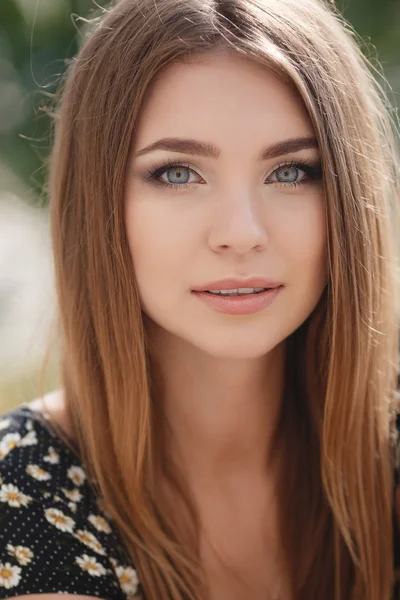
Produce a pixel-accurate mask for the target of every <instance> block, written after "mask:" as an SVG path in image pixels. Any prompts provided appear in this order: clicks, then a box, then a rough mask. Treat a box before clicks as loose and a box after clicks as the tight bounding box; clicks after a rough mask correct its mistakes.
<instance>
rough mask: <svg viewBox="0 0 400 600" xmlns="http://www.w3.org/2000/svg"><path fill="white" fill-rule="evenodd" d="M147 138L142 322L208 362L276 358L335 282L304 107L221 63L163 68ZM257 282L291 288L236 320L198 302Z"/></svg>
mask: <svg viewBox="0 0 400 600" xmlns="http://www.w3.org/2000/svg"><path fill="white" fill-rule="evenodd" d="M137 125H138V126H137V129H136V134H135V140H134V145H133V150H132V155H131V157H130V162H129V170H128V175H127V185H126V197H125V218H126V228H127V235H128V240H129V246H130V251H131V255H132V260H133V265H134V269H135V273H136V278H137V282H138V286H139V292H140V298H141V303H142V309H143V312H144V313H145V314H146V315H147V316H148V317H149V318H150V319H151V321H152V322H153V324H154V326H155V328H156V330H159V328H161V330H162V332H163V333H164V334H167V335H172V336H177V337H178V338H180V339H182V340H184V341H185V342H188V343H189V344H191V345H193V346H195V347H196V348H198V349H201V350H202V351H204V352H206V353H208V354H210V355H213V356H218V357H220V358H228V357H232V358H255V357H260V356H262V355H264V354H266V353H267V352H269V351H270V350H271V349H273V348H274V347H276V346H277V345H278V344H279V343H280V342H282V341H283V340H284V339H285V338H287V336H289V335H290V334H291V333H292V332H293V331H295V330H296V329H297V328H298V327H299V326H300V325H301V324H302V323H303V322H304V321H305V319H306V318H307V317H308V316H309V315H310V313H311V312H312V310H313V309H314V307H315V306H316V304H317V302H318V300H319V298H320V296H321V293H322V291H323V288H324V286H325V284H326V277H327V269H326V266H327V263H326V231H325V198H324V195H323V191H322V184H321V172H320V161H319V153H318V149H317V147H316V144H315V142H313V141H312V139H311V140H310V138H314V131H313V128H312V126H311V124H310V121H309V119H308V116H307V114H306V112H305V109H304V108H303V105H302V103H301V101H300V100H299V98H298V97H297V96H296V95H295V93H294V92H293V90H292V89H291V88H290V87H288V85H287V84H285V83H283V82H282V81H281V80H279V79H278V78H277V76H276V75H275V74H273V73H272V72H270V71H267V70H266V69H265V68H262V67H261V66H259V65H257V64H256V63H252V62H250V61H247V60H246V59H243V58H241V57H232V56H228V55H222V54H221V55H219V54H215V55H210V56H209V57H208V58H202V59H201V60H199V59H198V60H196V61H194V60H192V61H191V62H188V61H186V62H185V63H183V62H182V63H175V64H174V65H171V66H169V67H168V68H166V69H165V70H164V71H163V72H162V73H161V75H160V76H159V77H158V78H157V80H155V81H154V83H153V85H152V88H151V90H150V91H149V93H148V95H147V98H146V101H145V103H144V105H143V108H142V111H141V115H140V118H139V121H138V124H137ZM297 138H306V141H305V142H304V144H303V143H302V142H301V141H300V142H299V143H298V145H297V146H294V147H293V148H292V149H290V148H288V147H286V148H284V147H282V148H280V149H279V148H277V146H276V145H277V144H281V143H282V142H285V141H287V140H293V139H297ZM161 140H164V142H162V141H161ZM183 140H186V141H185V142H183ZM187 140H191V141H190V143H188V142H187ZM200 145H201V148H200ZM303 145H304V147H302V146H303ZM274 147H275V148H274ZM138 153H140V156H137V154H138ZM304 161H305V163H306V164H301V163H304ZM299 163H300V164H299ZM168 165H170V166H168ZM250 277H261V278H265V279H267V280H270V281H271V280H272V281H274V282H276V283H277V284H281V286H282V287H281V288H280V290H279V293H278V294H277V295H276V297H275V298H274V300H273V301H272V302H270V303H268V302H267V301H264V300H262V301H260V299H259V298H257V299H256V300H251V299H249V298H250V297H248V301H249V305H252V302H256V303H258V304H257V306H256V305H254V306H253V307H252V308H251V307H250V309H248V310H247V312H245V313H243V310H241V309H240V307H239V308H237V307H238V305H239V303H240V302H242V301H243V300H242V297H241V298H239V302H238V299H237V298H236V300H232V301H230V306H233V308H232V310H233V311H234V312H235V313H238V312H239V313H240V314H232V310H231V311H230V312H229V309H228V308H226V307H227V303H226V301H225V300H224V299H220V298H219V297H218V299H216V300H215V295H211V294H210V293H208V294H207V293H206V295H205V296H202V295H200V294H197V293H195V292H193V289H194V288H202V289H210V286H209V283H210V282H214V281H217V280H220V279H225V278H239V279H244V280H246V279H248V278H250ZM245 284H246V281H244V282H243V286H237V287H269V286H268V285H267V284H266V285H265V286H263V285H262V282H261V283H260V284H259V285H250V286H246V285H245ZM218 289H224V287H223V285H222V284H221V285H219V288H218ZM210 296H211V299H210ZM269 296H271V293H269ZM252 298H253V299H254V298H255V295H253V296H252ZM214 302H215V304H214ZM246 302H247V301H246ZM235 303H236V304H235ZM235 306H236V309H235ZM224 307H225V308H224ZM227 311H228V312H227Z"/></svg>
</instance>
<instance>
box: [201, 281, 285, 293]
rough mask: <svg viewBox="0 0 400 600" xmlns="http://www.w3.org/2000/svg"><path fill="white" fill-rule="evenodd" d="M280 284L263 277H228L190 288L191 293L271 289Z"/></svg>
mask: <svg viewBox="0 0 400 600" xmlns="http://www.w3.org/2000/svg"><path fill="white" fill-rule="evenodd" d="M281 285H282V284H281V283H279V282H277V281H274V280H272V279H267V278H265V277H249V278H247V279H237V278H233V277H228V278H226V279H219V280H218V281H210V282H208V283H204V284H202V285H199V286H195V287H193V288H192V292H207V291H209V290H235V289H239V288H265V289H272V288H277V287H280V286H281Z"/></svg>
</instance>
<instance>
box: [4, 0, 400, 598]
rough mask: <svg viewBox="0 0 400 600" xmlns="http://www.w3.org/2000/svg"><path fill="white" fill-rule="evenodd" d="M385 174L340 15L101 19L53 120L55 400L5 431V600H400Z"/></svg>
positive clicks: (173, 14) (377, 113)
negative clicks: (69, 598)
mask: <svg viewBox="0 0 400 600" xmlns="http://www.w3.org/2000/svg"><path fill="white" fill-rule="evenodd" d="M398 161H399V156H398V154H397V151H396V128H395V126H394V125H393V123H392V120H391V117H390V109H388V103H387V102H386V100H385V97H384V94H383V93H382V90H381V88H380V87H379V85H378V83H377V82H376V80H375V79H374V75H373V73H371V70H370V69H369V65H368V63H367V61H366V60H365V59H364V58H363V56H362V53H361V51H360V50H359V49H358V48H357V45H356V41H355V40H354V34H353V33H352V32H351V30H350V28H349V27H348V26H346V24H345V23H344V21H342V19H341V18H340V17H339V15H338V14H337V13H336V12H335V10H334V9H333V8H332V7H329V8H328V7H327V6H325V5H324V4H323V3H322V2H319V1H317V0H302V1H301V3H299V1H298V0H184V1H183V0H157V1H156V2H154V0H122V1H121V2H118V3H117V4H116V6H115V7H113V8H112V9H111V10H109V11H106V12H105V14H104V16H103V18H101V19H100V20H99V21H98V22H97V27H96V29H95V30H94V31H93V32H91V33H90V35H89V36H88V39H87V40H86V41H85V43H84V45H83V47H82V49H81V51H80V52H79V54H78V56H77V57H76V59H75V60H74V61H73V62H72V64H71V65H70V68H69V72H68V75H67V77H66V80H65V84H64V86H63V90H62V94H61V99H60V106H59V109H58V112H57V116H56V132H55V143H54V149H53V154H52V161H51V172H50V215H51V226H52V239H53V248H54V260H55V274H56V285H57V293H58V303H59V314H60V339H61V341H62V387H61V389H60V390H58V391H56V392H54V394H51V395H49V396H47V397H45V398H42V399H38V400H36V401H35V402H33V403H30V404H26V405H24V406H21V407H18V408H16V409H14V410H13V411H11V412H9V413H8V414H7V415H4V417H3V421H2V441H1V446H0V449H1V451H0V473H1V477H2V484H1V488H0V501H1V502H0V508H1V512H0V523H1V527H0V539H1V544H0V548H1V549H0V553H1V554H0V560H1V566H0V598H6V597H12V596H14V597H15V596H17V597H19V596H23V595H27V594H28V595H31V594H56V593H63V594H67V595H68V594H71V595H73V596H74V598H76V595H77V594H78V595H81V596H92V597H99V598H104V599H106V598H107V599H110V600H111V599H123V598H142V599H144V598H146V599H148V600H164V599H167V598H171V599H174V600H184V599H186V600H227V599H229V600H249V599H251V600H267V599H268V600H322V599H323V600H378V599H379V600H389V599H393V598H396V597H397V596H398V593H399V591H398V589H397V588H396V583H395V567H396V565H397V561H398V560H399V549H398V543H399V537H398V529H397V527H398V526H397V521H396V511H395V505H396V493H397V488H396V484H397V479H396V477H397V462H396V460H397V459H396V440H397V437H396V423H395V414H396V404H395V400H396V383H397V365H398V323H399V319H398V300H399V295H398V287H397V281H398V278H397V256H398V252H397V251H398V247H397V242H398V235H399V231H400V230H399V228H398V221H397V217H396V211H395V209H396V205H397V203H398V200H399V197H398V193H399V183H398V179H397V175H396V174H397V170H398ZM53 597H55V596H53Z"/></svg>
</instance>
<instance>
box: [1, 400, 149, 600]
mask: <svg viewBox="0 0 400 600" xmlns="http://www.w3.org/2000/svg"><path fill="white" fill-rule="evenodd" d="M119 550H122V545H121V542H120V540H119V539H118V535H117V532H116V531H115V529H114V527H113V524H112V522H111V521H110V520H109V519H108V518H106V516H105V515H104V513H103V512H102V510H101V503H100V501H99V500H98V499H97V497H96V495H95V493H94V488H93V487H92V486H91V483H90V482H89V481H88V478H87V475H86V472H85V469H84V468H83V466H82V464H81V463H80V462H79V459H78V458H77V457H76V456H75V455H74V454H73V453H72V452H71V451H70V450H69V449H68V447H67V446H65V445H64V444H63V442H62V440H61V439H60V438H58V437H57V436H56V435H55V434H54V432H52V431H51V430H49V429H47V427H46V425H45V423H44V422H42V421H41V418H40V415H39V414H38V413H35V411H33V410H32V409H31V408H30V407H29V406H28V405H24V406H22V407H19V408H16V409H14V410H12V411H10V412H8V413H7V414H6V415H3V416H2V417H0V599H1V598H11V597H16V596H22V595H27V594H29V595H32V594H52V593H54V594H55V593H57V594H59V593H63V594H74V595H75V597H76V595H77V594H78V595H79V594H81V595H85V596H93V597H98V598H104V597H106V598H109V599H113V600H114V599H115V600H124V599H125V598H126V596H127V594H128V593H129V595H131V596H134V594H136V593H137V592H138V588H139V585H138V581H137V576H136V571H135V570H134V568H133V566H132V565H129V563H127V560H126V557H127V555H126V554H123V553H121V552H120V551H119Z"/></svg>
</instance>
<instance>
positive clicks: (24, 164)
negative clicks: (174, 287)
mask: <svg viewBox="0 0 400 600" xmlns="http://www.w3.org/2000/svg"><path fill="white" fill-rule="evenodd" d="M100 4H101V5H102V6H106V5H107V3H105V2H104V1H103V2H100ZM337 6H338V8H339V10H340V11H341V12H342V13H343V14H344V16H345V17H346V18H347V19H348V21H349V22H350V23H351V24H352V25H353V27H354V28H355V30H356V32H357V33H358V34H359V35H360V36H361V38H362V47H363V50H364V52H365V53H366V54H367V55H368V56H369V57H370V59H371V60H372V62H373V63H374V64H376V61H377V60H379V63H380V64H381V66H382V70H383V73H384V75H385V77H386V79H387V81H388V82H389V85H390V87H391V88H392V91H391V92H389V98H390V100H391V102H392V104H393V105H394V106H400V0H379V1H378V0H338V1H337ZM299 10H301V0H299ZM97 14H99V5H98V4H96V3H95V2H93V0H1V1H0V412H5V411H6V410H7V409H8V408H11V407H12V406H14V405H16V404H20V403H21V402H24V401H29V400H31V399H33V398H35V397H37V395H38V394H39V391H40V384H41V381H43V385H44V388H45V389H46V390H48V389H52V388H53V387H56V386H57V379H58V371H57V356H58V348H57V333H56V328H55V321H54V319H55V315H56V312H55V300H54V290H53V281H52V263H51V251H50V241H49V230H48V215H47V210H46V193H45V186H44V184H45V181H46V159H47V157H48V154H49V149H50V144H51V119H50V117H49V116H48V114H47V109H48V108H49V107H50V105H51V98H52V95H53V94H54V92H55V90H56V88H57V85H58V83H59V81H60V77H61V76H62V74H63V72H64V71H65V67H66V63H67V61H68V59H70V58H71V57H72V56H73V55H74V54H75V53H76V51H77V49H78V47H79V44H80V41H81V39H82V29H83V27H84V26H85V19H88V18H91V17H94V16H96V15H97ZM50 342H51V346H50V351H49V361H48V365H47V368H46V370H45V372H44V374H43V378H42V377H41V376H42V373H41V365H42V362H43V359H44V354H45V352H46V349H47V348H48V346H49V343H50Z"/></svg>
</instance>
